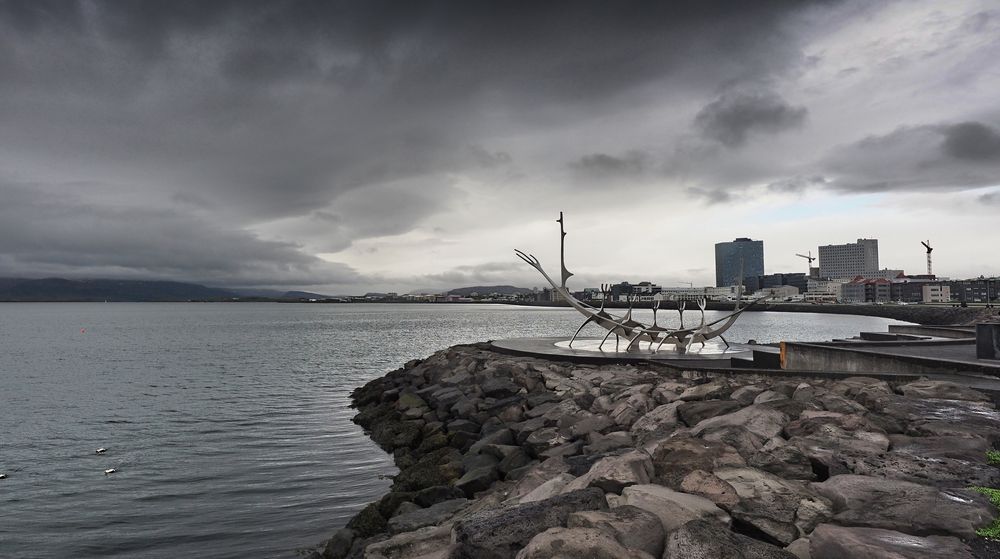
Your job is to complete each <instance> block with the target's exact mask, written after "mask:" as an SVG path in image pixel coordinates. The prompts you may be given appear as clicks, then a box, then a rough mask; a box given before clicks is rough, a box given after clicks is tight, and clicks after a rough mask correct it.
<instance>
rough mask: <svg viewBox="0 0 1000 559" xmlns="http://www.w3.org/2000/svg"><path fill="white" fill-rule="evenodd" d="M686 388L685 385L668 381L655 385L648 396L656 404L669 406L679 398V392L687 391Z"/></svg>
mask: <svg viewBox="0 0 1000 559" xmlns="http://www.w3.org/2000/svg"><path fill="white" fill-rule="evenodd" d="M687 387H688V384H687V383H683V382H677V381H674V380H668V381H664V382H661V383H660V384H657V385H656V387H655V388H653V391H652V392H651V393H650V394H651V395H652V396H653V400H655V401H656V403H657V404H659V405H663V404H669V403H670V402H674V401H677V400H678V399H679V398H680V397H681V392H684V391H685V390H687Z"/></svg>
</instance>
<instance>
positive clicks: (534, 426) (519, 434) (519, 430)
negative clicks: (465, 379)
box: [510, 417, 555, 444]
mask: <svg viewBox="0 0 1000 559" xmlns="http://www.w3.org/2000/svg"><path fill="white" fill-rule="evenodd" d="M553 425H555V421H549V420H548V419H545V418H544V417H535V418H532V419H525V420H524V421H519V422H517V423H512V424H511V425H510V430H511V431H513V432H514V442H516V443H517V444H524V441H526V440H527V439H528V437H529V436H531V434H532V433H534V432H536V431H538V430H541V429H544V428H546V427H551V426H553Z"/></svg>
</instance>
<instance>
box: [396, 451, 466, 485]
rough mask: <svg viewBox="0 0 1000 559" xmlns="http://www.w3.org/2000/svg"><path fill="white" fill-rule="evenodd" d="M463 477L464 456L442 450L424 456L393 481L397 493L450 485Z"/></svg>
mask: <svg viewBox="0 0 1000 559" xmlns="http://www.w3.org/2000/svg"><path fill="white" fill-rule="evenodd" d="M461 475H462V454H461V453H460V452H458V451H457V450H455V449H454V448H441V449H438V450H435V451H433V452H430V453H428V454H425V455H423V456H422V457H420V459H419V460H418V461H417V463H416V464H414V465H413V466H410V467H409V468H407V469H405V470H403V471H401V472H399V474H398V475H396V477H395V478H394V480H393V489H394V490H395V491H419V490H420V489H424V488H427V487H432V486H435V485H449V484H451V483H452V482H454V481H455V480H457V479H458V478H459V477H461Z"/></svg>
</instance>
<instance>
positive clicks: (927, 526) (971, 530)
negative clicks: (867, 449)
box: [812, 475, 995, 538]
mask: <svg viewBox="0 0 1000 559" xmlns="http://www.w3.org/2000/svg"><path fill="white" fill-rule="evenodd" d="M812 487H813V489H815V491H816V492H818V493H819V494H821V495H823V496H824V497H826V498H828V499H830V501H831V502H832V503H833V510H834V513H835V514H834V516H833V522H835V523H837V524H839V525H842V526H864V527H869V528H883V529H886V530H898V531H901V532H906V533H908V534H913V535H917V536H930V535H945V536H957V537H960V538H971V537H972V536H973V535H974V534H975V531H976V529H977V528H980V527H982V526H985V525H986V524H989V523H990V522H991V521H992V520H993V517H994V515H995V512H994V510H993V506H992V505H990V503H989V501H987V500H986V499H985V498H984V497H983V496H982V495H979V494H974V493H971V492H967V491H961V490H939V489H936V488H933V487H927V486H925V485H918V484H916V483H910V482H908V481H900V480H894V479H885V478H877V477H868V476H858V475H838V476H834V477H831V478H830V479H828V480H826V481H824V482H822V483H813V484H812Z"/></svg>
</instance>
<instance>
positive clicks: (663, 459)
mask: <svg viewBox="0 0 1000 559" xmlns="http://www.w3.org/2000/svg"><path fill="white" fill-rule="evenodd" d="M745 465H746V461H745V460H743V457H742V456H740V455H739V453H738V452H736V449H734V448H733V447H731V446H729V445H727V444H724V443H719V442H714V441H705V440H702V439H692V438H687V437H678V438H674V439H667V440H666V441H663V442H661V443H660V444H659V445H658V446H657V447H656V450H655V451H654V452H653V472H654V479H655V480H656V482H657V483H659V484H661V485H665V486H667V487H671V488H673V489H679V488H680V485H681V481H682V480H683V479H684V477H685V476H687V475H688V474H690V473H691V472H693V471H695V470H704V471H706V472H711V471H714V470H716V469H718V468H725V467H729V466H745Z"/></svg>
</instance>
